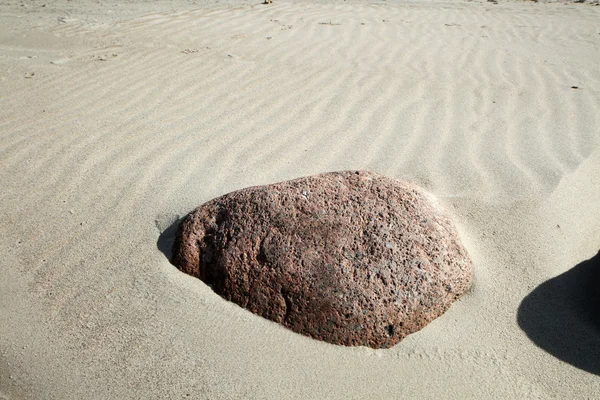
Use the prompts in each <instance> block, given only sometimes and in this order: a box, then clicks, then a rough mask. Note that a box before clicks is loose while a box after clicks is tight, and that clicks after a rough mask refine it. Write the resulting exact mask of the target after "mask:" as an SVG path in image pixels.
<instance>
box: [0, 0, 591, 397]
mask: <svg viewBox="0 0 600 400" xmlns="http://www.w3.org/2000/svg"><path fill="white" fill-rule="evenodd" d="M71 3H76V4H71ZM258 3H259V2H256V3H250V2H233V1H227V2H223V1H220V2H219V3H216V2H214V3H213V2H198V3H197V4H194V3H193V2H186V1H183V0H175V1H171V2H137V1H124V2H119V3H116V2H112V1H101V2H100V3H95V2H91V1H87V0H83V1H78V2H69V1H63V0H59V1H56V2H48V3H47V4H46V3H44V2H41V1H31V2H24V3H23V6H22V5H21V2H16V1H12V0H10V1H4V2H2V4H0V93H1V96H0V185H1V187H2V190H1V191H0V200H1V203H2V207H1V208H0V238H1V239H2V240H0V260H1V262H2V278H1V279H0V396H4V397H7V398H9V399H20V398H25V399H81V398H86V399H96V398H97V399H106V398H147V399H164V398H186V396H187V395H189V397H187V398H201V399H202V398H207V399H208V398H210V399H219V398H221V399H235V398H256V399H260V398H298V399H311V398H314V399H323V398H344V399H350V398H361V399H362V398H382V399H387V398H393V397H395V396H398V394H399V393H400V394H401V395H402V397H406V398H456V399H465V398H544V399H546V398H593V397H594V396H595V395H596V394H597V393H599V392H600V380H599V379H598V375H597V373H594V372H595V371H598V365H597V364H595V365H594V364H593V363H594V360H593V359H589V358H588V359H584V360H572V359H571V360H570V359H569V358H568V357H567V358H565V357H562V358H561V353H560V352H557V351H556V347H555V348H548V347H547V343H548V341H546V344H544V341H543V339H544V338H543V337H542V341H541V342H540V341H538V342H537V343H536V342H535V340H536V339H535V338H538V337H539V335H535V334H533V335H532V334H531V332H525V331H524V330H523V329H521V326H520V325H519V322H518V318H517V317H518V310H519V308H520V306H521V305H522V303H523V301H524V299H526V298H527V296H529V295H530V294H532V293H534V292H535V291H536V288H540V287H541V288H542V289H543V290H542V291H541V292H540V291H538V292H535V293H542V295H544V294H545V293H546V292H545V290H546V289H545V288H547V287H550V288H552V287H554V286H553V284H550V285H546V286H541V285H544V283H545V282H548V281H550V280H551V279H553V278H556V277H560V276H563V274H565V273H567V272H568V271H571V270H573V269H574V268H575V270H574V271H575V272H576V271H578V270H579V269H577V268H576V266H578V265H580V264H581V263H582V262H584V261H586V260H589V259H591V258H592V257H594V255H596V254H597V252H598V250H599V248H600V237H599V235H600V233H599V229H600V228H599V227H600V214H599V213H598V209H599V208H598V207H596V206H594V204H598V200H599V199H600V188H599V182H598V176H600V171H599V169H600V163H599V158H598V155H599V154H600V153H599V152H598V146H599V143H600V137H599V132H598V127H599V126H600V64H598V60H600V50H599V48H600V34H599V33H600V31H599V30H598V23H597V22H598V21H599V20H600V15H599V14H600V7H592V6H589V5H586V4H535V3H517V2H511V3H502V2H501V3H500V4H497V5H496V4H492V3H489V2H481V3H478V2H468V3H463V2H458V1H457V2H446V3H434V2H425V1H422V2H421V1H411V2H406V3H402V2H397V1H391V0H388V1H385V2H384V1H381V2H380V1H375V2H374V3H369V4H367V3H366V2H359V1H349V2H328V1H317V0H315V1H314V2H310V1H286V0H282V1H278V0H276V2H275V3H274V4H272V5H268V6H265V5H260V4H258ZM44 4H46V6H45V7H43V5H44ZM572 86H577V87H578V89H572ZM350 169H352V170H357V169H364V170H370V171H374V172H378V173H381V174H384V175H387V176H391V177H394V178H398V179H408V180H412V181H415V182H417V183H418V184H419V185H420V186H422V187H424V188H425V189H426V190H427V191H429V192H431V193H433V194H434V195H435V196H436V197H437V198H438V199H440V201H441V202H442V203H443V205H444V206H445V208H446V209H448V210H449V211H450V213H451V214H452V218H453V220H454V221H455V222H456V223H457V225H458V230H459V232H460V234H461V237H462V238H464V243H465V246H466V248H467V250H468V252H469V254H470V255H471V256H472V258H473V263H474V270H475V280H474V286H473V290H472V291H471V292H470V293H468V294H467V295H465V296H464V297H462V298H461V300H460V301H458V302H456V303H455V304H454V305H453V306H452V307H451V308H450V310H449V311H448V312H447V313H445V314H444V315H443V316H442V317H440V318H438V319H436V320H435V321H433V322H432V323H431V324H429V325H428V326H427V327H426V328H425V329H423V330H421V331H419V332H417V333H415V334H412V335H410V336H409V337H407V338H406V339H405V340H404V341H402V343H401V344H400V345H398V346H395V347H393V348H392V349H389V350H371V349H366V348H351V349H348V348H338V347H336V346H331V345H328V344H326V343H322V342H317V341H313V340H311V339H309V338H305V337H302V336H301V335H297V334H294V333H293V332H290V331H288V330H286V329H284V328H282V327H280V326H278V325H277V324H274V323H271V322H269V321H265V320H264V319H262V318H259V317H257V316H255V315H253V314H251V313H249V312H247V311H245V310H242V309H241V308H239V307H237V306H235V305H232V304H230V303H228V302H226V301H224V300H223V299H221V298H220V297H219V296H217V295H216V294H215V293H214V292H213V291H212V290H210V288H208V287H207V286H206V285H204V284H202V283H201V282H199V281H198V280H197V279H194V278H192V277H189V276H186V275H185V274H182V273H181V272H179V271H178V270H177V269H176V268H175V267H174V266H173V265H171V264H170V263H169V260H168V257H167V255H166V254H165V253H163V251H164V252H167V251H166V250H165V249H166V248H167V247H168V246H165V245H164V244H165V242H168V240H169V237H168V236H169V235H168V234H167V233H165V231H168V228H169V227H170V226H171V224H172V223H173V222H175V221H176V220H177V219H178V218H179V217H180V216H183V215H185V214H186V213H187V212H189V211H190V210H192V209H193V208H194V207H195V206H197V205H198V204H202V203H203V202H206V201H208V200H210V199H213V198H215V197H218V196H220V195H223V194H225V193H228V192H231V191H233V190H236V189H240V188H244V187H248V186H253V185H261V184H267V183H271V182H279V181H284V180H288V179H292V178H297V177H300V176H308V175H314V174H318V173H322V172H327V171H339V170H350ZM161 250H162V251H161ZM584 265H589V264H584ZM571 275H572V274H567V275H566V276H567V277H568V276H571ZM575 281H576V280H575ZM562 293H563V294H564V293H567V292H562ZM536 296H538V295H536ZM539 298H540V297H534V299H539ZM530 299H531V298H530ZM576 303H577V302H574V304H576ZM525 304H532V303H527V302H526V303H525ZM533 304H534V305H535V304H539V303H535V302H534V303H533ZM566 320H567V321H568V320H569V318H567V319H566ZM533 322H534V323H532V324H529V325H528V327H525V329H530V327H535V326H536V323H535V321H533ZM538 322H539V321H538ZM537 325H538V326H539V324H537ZM542 325H543V324H542ZM585 332H588V331H587V330H586V331H585ZM596 334H597V332H596ZM586 335H588V334H587V333H586ZM560 337H561V338H563V339H565V338H566V339H565V340H568V338H569V335H564V334H562V333H561V335H560ZM594 337H595V336H589V335H588V336H586V338H587V339H589V340H588V341H587V342H586V343H595V342H594V340H596V339H594ZM531 338H533V340H532V339H531ZM551 345H552V343H551ZM544 346H546V348H544ZM578 346H580V344H579V343H568V346H567V347H566V348H571V349H575V350H574V354H577V353H578V352H579V351H580V349H577V347H578ZM580 361H583V364H582V363H581V362H580ZM532 366H535V368H532Z"/></svg>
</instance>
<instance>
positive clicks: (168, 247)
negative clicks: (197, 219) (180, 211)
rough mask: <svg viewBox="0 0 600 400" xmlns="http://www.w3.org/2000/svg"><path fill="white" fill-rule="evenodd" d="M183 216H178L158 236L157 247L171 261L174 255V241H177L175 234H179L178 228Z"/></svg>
mask: <svg viewBox="0 0 600 400" xmlns="http://www.w3.org/2000/svg"><path fill="white" fill-rule="evenodd" d="M181 219H182V218H177V219H176V220H175V222H173V223H172V224H171V225H169V227H168V228H167V229H165V230H163V231H162V232H161V234H160V236H159V237H158V241H157V242H156V247H158V249H159V250H160V251H161V252H162V253H163V254H164V255H165V257H167V260H169V262H170V261H171V258H172V257H173V242H174V241H175V235H177V228H179V223H180V222H181Z"/></svg>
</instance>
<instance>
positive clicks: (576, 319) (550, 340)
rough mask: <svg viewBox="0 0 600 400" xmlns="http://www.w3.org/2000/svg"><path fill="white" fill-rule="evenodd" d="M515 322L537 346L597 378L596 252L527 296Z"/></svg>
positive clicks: (599, 305)
mask: <svg viewBox="0 0 600 400" xmlns="http://www.w3.org/2000/svg"><path fill="white" fill-rule="evenodd" d="M517 321H518V323H519V326H520V327H521V329H522V330H523V331H524V332H525V333H526V334H527V336H528V337H529V338H530V339H531V340H532V341H533V342H534V343H535V344H536V345H537V346H538V347H540V348H542V349H544V350H546V351H547V352H548V353H550V354H552V355H553V356H555V357H557V358H559V359H560V360H562V361H565V362H567V363H569V364H571V365H573V366H575V367H577V368H581V369H583V370H585V371H587V372H591V373H593V374H596V375H600V252H598V254H596V255H595V256H594V257H593V258H591V259H589V260H587V261H584V262H582V263H580V264H578V265H577V266H575V267H574V268H572V269H570V270H569V271H567V272H565V273H564V274H562V275H559V276H557V277H555V278H552V279H550V280H548V281H546V282H544V283H542V284H541V285H540V286H538V287H537V288H536V289H535V290H534V291H533V292H531V293H530V294H529V295H527V297H525V299H523V301H522V302H521V305H520V306H519V310H518V314H517Z"/></svg>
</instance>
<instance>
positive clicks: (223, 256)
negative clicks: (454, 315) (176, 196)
mask: <svg viewBox="0 0 600 400" xmlns="http://www.w3.org/2000/svg"><path fill="white" fill-rule="evenodd" d="M172 262H173V264H174V265H176V266H177V267H178V268H179V269H181V270H182V271H183V272H185V273H188V274H190V275H193V276H195V277H198V278H200V279H201V280H203V281H204V282H206V283H207V284H210V285H211V286H212V288H213V290H214V291H215V292H216V293H218V294H219V295H221V296H222V297H223V298H225V299H227V300H230V301H233V302H235V303H237V304H239V305H240V306H242V307H244V308H246V309H248V310H250V311H252V312H253V313H255V314H258V315H261V316H263V317H265V318H268V319H270V320H273V321H276V322H278V323H280V324H282V325H284V326H286V327H288V328H289V329H291V330H293V331H295V332H299V333H302V334H304V335H308V336H311V337H313V338H315V339H319V340H324V341H326V342H329V343H334V344H341V345H347V346H358V345H364V346H369V347H373V348H382V347H383V348H385V347H391V346H393V345H395V344H396V343H398V342H399V341H400V340H402V339H403V338H404V337H406V335H408V334H410V333H412V332H416V331H418V330H420V329H421V328H423V327H424V326H425V325H427V324H428V323H429V322H431V321H432V320H433V319H435V318H437V317H438V316H440V315H441V314H443V313H444V312H445V311H446V310H447V309H448V307H450V305H451V304H452V302H453V301H455V300H456V299H457V298H458V297H459V296H460V295H462V294H463V293H464V292H465V291H466V290H467V289H468V288H469V287H470V285H471V280H472V266H471V260H470V258H469V255H468V254H467V252H466V250H465V249H464V247H463V246H462V244H461V243H460V240H459V237H458V234H457V232H456V229H455V228H454V226H453V225H452V223H451V221H450V219H449V218H448V217H447V216H446V214H445V213H444V212H443V211H442V210H441V209H440V207H439V206H438V205H437V203H436V201H435V200H434V199H433V198H432V197H431V196H430V195H428V194H426V193H425V192H424V191H422V190H421V189H419V188H418V187H417V186H415V185H413V184H410V183H406V182H402V181H398V180H395V179H391V178H387V177H384V176H381V175H377V174H374V173H370V172H364V171H344V172H334V173H327V174H322V175H317V176H311V177H306V178H300V179H295V180H292V181H286V182H281V183H277V184H272V185H266V186H258V187H251V188H247V189H243V190H240V191H236V192H232V193H229V194H227V195H224V196H222V197H219V198H216V199H214V200H211V201H209V202H208V203H205V204H203V205H202V206H200V207H198V208H197V209H196V210H194V211H193V212H191V213H190V214H189V215H187V216H186V217H185V218H184V220H183V221H182V222H181V224H180V226H179V231H178V233H177V237H176V239H175V243H174V246H173V259H172Z"/></svg>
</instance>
